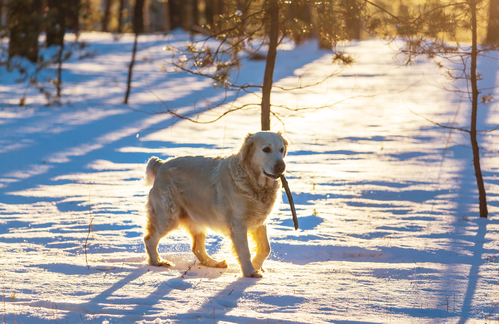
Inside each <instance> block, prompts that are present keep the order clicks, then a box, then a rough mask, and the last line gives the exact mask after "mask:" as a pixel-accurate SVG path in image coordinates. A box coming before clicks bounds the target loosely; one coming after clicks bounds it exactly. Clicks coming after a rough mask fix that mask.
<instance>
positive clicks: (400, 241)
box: [0, 34, 499, 323]
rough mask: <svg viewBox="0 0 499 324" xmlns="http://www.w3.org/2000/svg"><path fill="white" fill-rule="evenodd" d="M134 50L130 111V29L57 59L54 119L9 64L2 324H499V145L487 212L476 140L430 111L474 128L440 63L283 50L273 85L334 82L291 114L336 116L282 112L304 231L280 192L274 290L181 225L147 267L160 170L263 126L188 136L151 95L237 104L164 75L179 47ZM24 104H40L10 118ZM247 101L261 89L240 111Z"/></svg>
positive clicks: (300, 95)
mask: <svg viewBox="0 0 499 324" xmlns="http://www.w3.org/2000/svg"><path fill="white" fill-rule="evenodd" d="M182 37H185V36H182V35H176V36H175V38H174V39H171V40H170V41H171V42H177V41H180V40H181V39H182ZM141 38H142V39H141V42H140V45H139V46H140V51H139V53H138V65H137V66H136V70H135V73H134V84H133V89H132V94H131V97H130V104H129V106H125V105H123V104H122V103H121V102H122V100H123V96H124V92H125V81H126V73H127V64H128V62H129V59H130V56H131V54H130V51H131V48H132V42H133V37H132V36H131V35H126V36H124V37H122V38H121V39H120V40H119V41H114V40H113V38H112V36H111V35H108V34H83V35H82V40H84V41H86V42H87V43H88V45H89V47H88V48H87V49H86V51H88V52H91V53H94V52H96V53H95V54H96V55H95V57H93V58H86V59H83V60H78V59H77V56H76V55H75V56H74V58H72V59H71V60H70V61H69V62H68V63H66V64H64V71H63V81H64V85H63V98H62V101H63V102H64V105H62V106H61V107H45V106H43V104H44V103H45V101H44V98H43V95H41V94H37V90H36V89H31V88H28V89H27V90H26V86H25V84H17V83H15V82H14V81H15V78H16V77H17V75H16V74H15V73H9V72H7V71H6V70H5V69H4V68H2V69H1V70H0V80H1V83H0V124H1V133H0V215H1V218H0V269H1V270H0V289H1V296H2V302H1V304H0V316H1V323H126V322H139V323H198V322H200V323H322V322H333V323H462V322H467V323H495V322H496V321H499V286H498V279H497V278H498V271H499V267H498V265H499V260H498V257H499V246H498V244H499V222H498V216H497V215H498V211H499V179H497V177H496V174H497V172H498V168H499V167H498V165H497V163H496V162H495V161H497V153H496V151H497V149H498V147H497V145H498V144H499V139H498V137H497V135H496V133H487V134H486V135H485V136H484V137H482V138H481V145H482V147H483V151H482V152H483V154H482V159H483V170H484V176H485V181H486V188H487V192H488V200H489V212H490V216H489V219H480V218H479V217H478V211H477V205H478V203H477V200H478V198H477V193H476V185H475V179H474V173H473V169H472V165H471V149H470V148H469V145H468V139H467V138H466V136H464V135H463V134H462V133H459V132H456V131H453V132H449V131H448V130H444V129H442V128H440V127H436V126H433V124H431V123H430V122H428V121H427V120H426V119H424V118H423V117H426V118H429V119H432V120H434V121H435V122H439V123H444V124H454V125H456V126H467V123H468V122H467V121H468V115H469V106H470V105H469V102H468V101H467V100H466V99H459V98H458V97H456V96H455V95H454V94H452V93H449V92H446V91H444V90H442V89H440V88H439V87H437V86H435V85H436V84H437V83H438V82H440V81H444V79H443V78H442V76H441V75H440V74H439V71H438V70H437V67H436V66H435V65H434V64H432V63H429V62H421V64H419V65H415V66H403V65H401V64H400V60H397V59H394V55H395V52H394V51H393V50H392V49H390V47H388V46H385V45H383V44H381V43H380V42H379V41H377V40H369V41H361V42H355V43H352V44H351V45H349V46H348V47H346V48H345V50H346V52H348V53H350V54H351V55H353V56H354V57H356V58H357V61H356V64H354V65H353V66H351V67H346V68H344V69H340V68H338V66H335V65H332V64H331V59H332V54H331V53H330V52H327V51H319V50H317V45H316V44H315V43H313V42H310V43H307V44H304V45H302V46H301V47H298V48H288V49H286V50H281V51H279V53H278V62H277V66H276V73H275V80H276V83H275V84H276V85H277V86H282V87H288V88H292V87H296V86H297V85H299V84H302V85H306V84H312V83H314V82H316V81H317V80H321V79H322V78H323V77H324V76H326V75H328V74H330V73H332V72H333V71H336V70H338V71H340V74H339V75H337V76H334V77H332V78H330V79H328V80H327V81H325V82H323V83H321V84H320V85H317V86H315V87H313V88H307V89H302V90H295V91H289V90H280V89H275V91H274V92H273V94H272V101H273V104H275V105H285V106H287V107H289V108H303V107H319V106H324V105H332V106H331V108H328V109H319V110H310V111H306V112H296V111H292V110H285V109H280V110H279V112H280V113H281V116H282V117H281V121H282V122H283V123H284V124H283V123H281V121H279V120H278V119H276V118H273V122H272V129H273V130H283V129H284V130H285V132H286V135H287V137H288V138H289V139H290V143H291V145H290V149H289V155H288V157H287V169H288V173H287V178H288V180H289V183H290V187H291V189H292V191H293V192H294V197H295V202H296V207H297V211H298V216H299V223H300V229H299V230H298V231H294V229H293V226H292V219H291V215H290V210H289V206H288V205H287V201H286V198H285V197H284V198H283V199H284V202H283V204H282V205H281V207H280V209H279V211H278V212H277V213H276V214H275V215H273V216H272V217H271V219H269V227H270V237H271V245H272V254H271V256H270V258H269V259H268V260H267V261H266V268H267V273H266V275H265V277H264V278H263V279H260V280H256V279H250V278H243V277H242V276H241V272H240V269H239V266H238V264H237V262H236V260H235V258H234V256H233V255H232V254H231V252H230V246H229V244H228V240H227V239H225V238H223V237H221V236H218V235H216V234H213V235H212V236H210V237H209V238H208V239H207V249H208V251H209V253H211V254H213V256H214V257H215V258H216V259H227V260H228V263H229V268H228V269H210V268H206V267H204V266H201V265H199V264H198V263H197V262H196V260H195V257H194V255H193V254H192V253H191V252H190V239H189V237H188V236H187V235H186V234H185V233H183V232H174V233H172V234H171V235H169V236H168V237H167V238H165V239H164V240H163V241H162V244H161V245H160V252H161V254H162V256H163V257H164V258H166V259H168V260H171V261H173V262H174V263H175V266H174V267H173V268H171V269H166V268H164V269H161V268H156V267H152V266H148V265H147V264H146V263H145V254H144V246H143V243H142V233H143V225H144V223H145V217H144V213H143V205H144V203H145V200H146V195H147V192H148V188H147V187H143V186H142V185H141V182H140V178H141V177H142V174H143V172H144V168H145V165H144V164H145V162H146V161H147V159H148V158H149V157H150V156H152V155H157V156H160V157H169V156H175V155H184V154H190V155H199V154H203V155H218V154H227V153H230V152H233V151H235V150H237V149H238V147H239V145H240V144H241V140H242V138H243V137H244V136H245V135H246V134H247V133H248V132H254V131H258V130H259V128H260V127H259V125H260V124H259V122H260V117H259V113H258V110H257V109H249V110H241V111H238V112H234V113H231V114H229V115H227V116H226V117H224V118H222V119H220V120H219V121H217V122H216V123H214V124H194V123H191V122H189V121H178V120H177V119H174V118H172V116H170V115H169V114H151V112H154V111H160V110H161V109H164V106H163V107H161V105H162V103H161V102H160V101H159V99H158V97H159V98H161V100H163V101H164V102H165V103H166V104H168V106H169V107H170V108H173V109H177V111H178V112H181V113H189V112H193V110H194V109H199V107H201V106H199V105H200V103H201V104H202V102H204V101H205V100H210V101H217V100H220V99H221V98H222V99H223V97H224V94H223V93H222V92H221V91H220V90H216V89H214V88H213V86H212V83H211V82H209V81H208V80H205V79H201V78H197V77H193V76H187V75H182V74H178V73H164V72H162V71H161V65H162V64H163V59H165V58H167V57H168V54H167V53H166V52H164V51H163V50H162V48H163V46H165V44H166V43H167V41H166V39H165V38H162V37H160V36H143V37H141ZM263 69H264V62H262V61H257V62H255V61H251V62H244V66H243V67H242V68H241V71H240V76H239V80H240V82H247V83H252V84H259V83H261V79H262V76H263ZM479 70H480V72H481V74H482V77H483V81H481V86H482V87H495V86H496V84H497V81H496V79H497V71H498V65H497V62H496V61H494V60H482V61H480V66H479ZM25 91H27V98H28V100H27V107H24V108H21V107H17V106H16V105H17V103H18V102H19V98H20V97H21V96H22V94H23V93H24V92H25ZM491 91H493V90H491ZM234 96H235V94H234V93H229V94H228V101H229V102H230V101H231V100H232V98H234ZM248 102H255V103H258V102H259V98H258V95H250V94H249V95H246V96H244V97H241V98H239V99H238V100H237V102H236V103H235V105H240V104H242V103H248ZM335 103H336V104H335ZM333 104H334V105H333ZM194 107H197V108H194ZM224 109H226V107H224V108H220V109H218V110H215V111H212V112H209V113H206V114H204V115H202V116H201V117H200V120H209V119H210V118H214V117H216V116H218V115H219V114H220V113H221V112H223V111H224ZM496 110H497V104H489V105H488V106H487V107H481V108H480V112H479V114H480V115H479V119H480V127H479V128H480V129H484V128H485V127H486V128H489V129H490V128H493V127H494V126H495V125H497V124H498V123H499V120H498V118H499V117H497V114H496ZM87 239H88V240H87ZM86 242H87V244H86V246H85V243H86ZM85 250H86V251H85Z"/></svg>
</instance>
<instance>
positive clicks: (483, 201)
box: [470, 0, 488, 218]
mask: <svg viewBox="0 0 499 324" xmlns="http://www.w3.org/2000/svg"><path fill="white" fill-rule="evenodd" d="M470 10H471V31H472V39H471V71H470V72H471V80H470V82H471V89H472V102H471V128H470V139H471V147H472V148H473V166H474V167H475V177H476V182H477V186H478V199H479V205H480V217H484V218H487V216H488V210H487V197H486V193H485V186H484V183H483V177H482V170H481V167H480V149H479V147H478V142H477V138H476V135H477V132H476V122H477V113H478V94H479V93H478V84H477V77H476V65H477V56H478V46H477V27H478V26H477V19H476V2H475V0H470Z"/></svg>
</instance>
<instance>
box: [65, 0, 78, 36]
mask: <svg viewBox="0 0 499 324" xmlns="http://www.w3.org/2000/svg"><path fill="white" fill-rule="evenodd" d="M68 2H69V3H71V5H70V6H69V7H68V17H67V29H69V30H72V31H73V32H74V33H75V34H76V35H78V34H79V33H80V7H81V2H80V0H71V1H68Z"/></svg>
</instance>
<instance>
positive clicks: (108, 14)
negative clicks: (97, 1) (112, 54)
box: [102, 0, 113, 32]
mask: <svg viewBox="0 0 499 324" xmlns="http://www.w3.org/2000/svg"><path fill="white" fill-rule="evenodd" d="M112 4H113V0H106V8H105V9H104V17H103V18H102V31H103V32H107V25H109V19H110V18H111V6H112Z"/></svg>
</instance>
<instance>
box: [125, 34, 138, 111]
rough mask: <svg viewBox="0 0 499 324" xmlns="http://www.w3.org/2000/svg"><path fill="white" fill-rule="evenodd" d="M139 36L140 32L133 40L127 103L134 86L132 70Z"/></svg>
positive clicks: (126, 96)
mask: <svg viewBox="0 0 499 324" xmlns="http://www.w3.org/2000/svg"><path fill="white" fill-rule="evenodd" d="M138 38H139V33H135V40H134V42H133V51H132V60H131V61H130V65H129V66H128V79H127V84H126V93H125V100H123V102H124V103H125V104H127V103H128V97H129V96H130V90H131V88H132V71H133V65H134V64H135V54H136V53H137V39H138Z"/></svg>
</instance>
